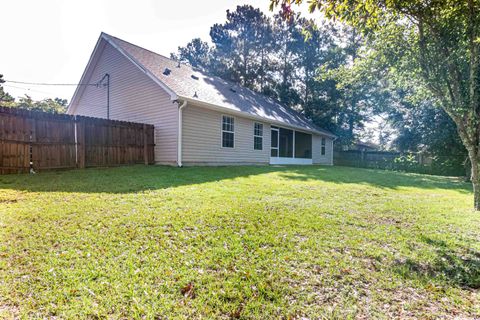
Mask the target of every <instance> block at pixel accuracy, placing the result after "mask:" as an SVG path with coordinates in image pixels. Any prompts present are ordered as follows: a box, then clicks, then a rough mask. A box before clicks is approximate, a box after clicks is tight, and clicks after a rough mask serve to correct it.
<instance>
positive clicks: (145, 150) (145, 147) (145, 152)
mask: <svg viewBox="0 0 480 320" xmlns="http://www.w3.org/2000/svg"><path fill="white" fill-rule="evenodd" d="M143 159H144V160H145V165H148V135H147V125H146V124H143Z"/></svg>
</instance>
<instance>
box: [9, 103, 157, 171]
mask: <svg viewBox="0 0 480 320" xmlns="http://www.w3.org/2000/svg"><path fill="white" fill-rule="evenodd" d="M153 134H154V127H153V126H152V125H148V124H141V123H132V122H124V121H116V120H106V119H98V118H90V117H83V116H70V115H63V114H50V113H45V112H37V111H27V110H21V109H13V108H3V107H0V174H7V173H21V172H29V171H30V169H33V170H35V171H41V170H47V169H68V168H85V167H96V166H118V165H125V164H136V163H144V164H152V163H153V162H154V153H153V147H154V138H153Z"/></svg>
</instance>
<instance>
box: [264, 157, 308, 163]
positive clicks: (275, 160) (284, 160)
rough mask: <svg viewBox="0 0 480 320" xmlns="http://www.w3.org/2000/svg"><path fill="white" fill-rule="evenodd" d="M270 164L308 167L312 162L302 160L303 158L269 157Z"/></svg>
mask: <svg viewBox="0 0 480 320" xmlns="http://www.w3.org/2000/svg"><path fill="white" fill-rule="evenodd" d="M270 164H299V165H309V164H313V160H312V159H303V158H282V157H270Z"/></svg>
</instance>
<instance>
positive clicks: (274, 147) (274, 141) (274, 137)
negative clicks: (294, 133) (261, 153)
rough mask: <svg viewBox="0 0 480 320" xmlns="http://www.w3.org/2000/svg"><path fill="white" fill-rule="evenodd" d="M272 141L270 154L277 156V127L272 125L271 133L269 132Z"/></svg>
mask: <svg viewBox="0 0 480 320" xmlns="http://www.w3.org/2000/svg"><path fill="white" fill-rule="evenodd" d="M271 137H272V141H271V144H270V145H271V148H272V150H271V152H270V156H271V157H278V128H276V127H272V133H271Z"/></svg>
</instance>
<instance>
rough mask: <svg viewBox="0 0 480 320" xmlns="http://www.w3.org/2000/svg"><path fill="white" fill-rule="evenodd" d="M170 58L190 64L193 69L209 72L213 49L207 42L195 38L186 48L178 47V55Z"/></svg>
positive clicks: (173, 54) (175, 54)
mask: <svg viewBox="0 0 480 320" xmlns="http://www.w3.org/2000/svg"><path fill="white" fill-rule="evenodd" d="M170 57H171V58H172V59H174V60H178V61H180V62H183V63H188V64H190V65H191V66H192V67H195V68H199V69H202V70H204V71H209V70H210V68H211V61H212V49H211V48H210V46H209V45H208V43H207V42H205V41H202V40H201V39H200V38H195V39H193V40H192V41H190V42H189V43H187V45H186V46H185V47H178V51H177V53H172V54H170Z"/></svg>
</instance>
